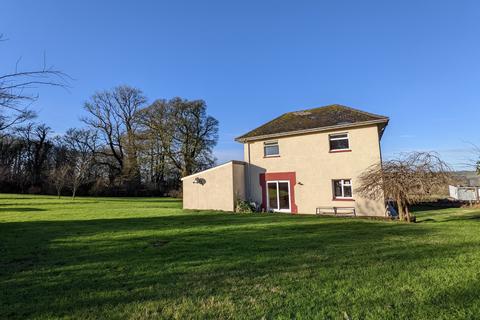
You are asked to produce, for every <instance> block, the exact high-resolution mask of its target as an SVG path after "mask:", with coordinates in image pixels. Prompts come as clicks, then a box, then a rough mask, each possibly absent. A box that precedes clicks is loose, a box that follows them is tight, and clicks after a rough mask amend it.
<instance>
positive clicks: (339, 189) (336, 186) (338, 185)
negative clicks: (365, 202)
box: [333, 180, 342, 197]
mask: <svg viewBox="0 0 480 320" xmlns="http://www.w3.org/2000/svg"><path fill="white" fill-rule="evenodd" d="M333 186H334V190H335V197H341V196H342V184H341V180H335V181H334V182H333Z"/></svg>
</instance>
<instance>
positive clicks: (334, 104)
mask: <svg viewBox="0 0 480 320" xmlns="http://www.w3.org/2000/svg"><path fill="white" fill-rule="evenodd" d="M329 107H342V108H345V109H349V110H352V111H355V112H358V113H362V114H364V115H367V116H371V117H379V118H382V119H388V117H387V116H382V115H381V114H377V113H372V112H367V111H363V110H360V109H357V108H352V107H349V106H346V105H344V104H339V103H333V104H327V105H325V106H321V107H315V108H310V109H303V110H298V111H311V110H316V109H323V108H329ZM298 111H292V112H290V113H294V112H298Z"/></svg>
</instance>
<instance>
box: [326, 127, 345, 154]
mask: <svg viewBox="0 0 480 320" xmlns="http://www.w3.org/2000/svg"><path fill="white" fill-rule="evenodd" d="M339 135H346V137H342V138H335V137H334V136H339ZM345 139H346V140H347V141H348V148H342V149H332V146H331V145H330V141H336V140H345ZM328 149H329V150H330V151H332V152H335V151H345V150H350V135H349V134H348V132H339V133H332V134H329V135H328Z"/></svg>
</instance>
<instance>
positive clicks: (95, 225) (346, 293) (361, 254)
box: [0, 195, 480, 319]
mask: <svg viewBox="0 0 480 320" xmlns="http://www.w3.org/2000/svg"><path fill="white" fill-rule="evenodd" d="M180 208H181V203H180V202H179V201H177V200H173V199H158V198H142V199H139V198H136V199H133V198H132V199H125V198H122V199H120V198H78V199H77V200H75V201H74V202H73V201H71V200H69V199H60V200H59V199H56V198H54V197H46V196H23V195H0V319H25V318H34V319H53V318H55V319H57V318H75V319H158V318H162V319H163V318H179V319H185V318H187V319H188V318H198V319H203V318H257V319H260V318H267V319H270V318H275V319H277V318H283V319H291V318H296V319H304V318H326V319H344V318H347V317H349V318H351V319H454V318H455V319H478V318H479V317H480V210H479V209H476V210H474V209H472V210H469V209H447V210H439V211H424V212H417V215H418V217H419V219H418V220H419V221H420V223H417V224H410V225H408V224H403V223H396V222H384V221H373V220H363V219H351V218H350V219H349V218H325V217H315V216H290V215H284V214H248V215H235V214H227V213H218V212H184V211H182V210H181V209H180Z"/></svg>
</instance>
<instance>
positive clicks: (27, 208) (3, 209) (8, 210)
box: [0, 207, 46, 213]
mask: <svg viewBox="0 0 480 320" xmlns="http://www.w3.org/2000/svg"><path fill="white" fill-rule="evenodd" d="M39 211H46V209H41V208H32V207H25V208H21V207H20V208H19V207H10V208H0V213H2V212H12V213H13V212H16V213H22V212H39Z"/></svg>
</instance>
